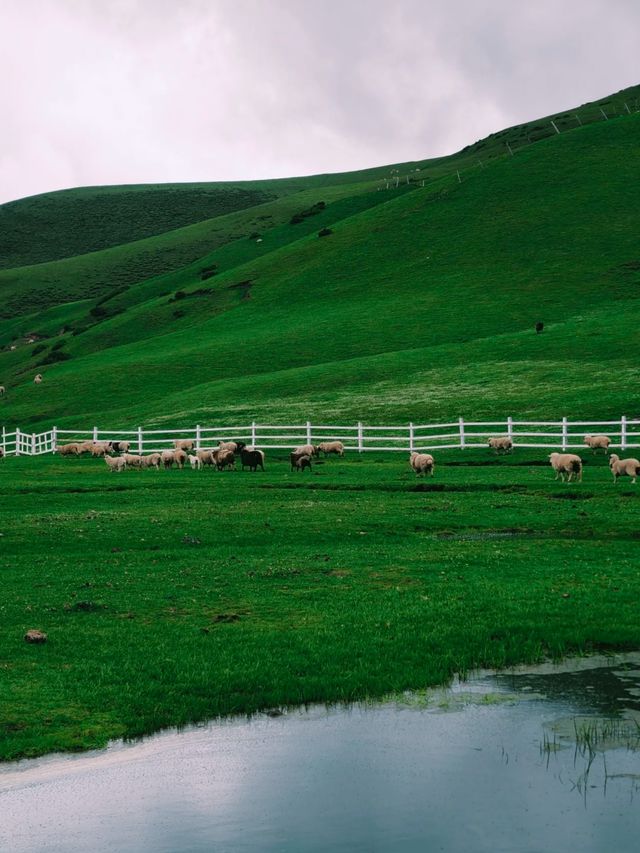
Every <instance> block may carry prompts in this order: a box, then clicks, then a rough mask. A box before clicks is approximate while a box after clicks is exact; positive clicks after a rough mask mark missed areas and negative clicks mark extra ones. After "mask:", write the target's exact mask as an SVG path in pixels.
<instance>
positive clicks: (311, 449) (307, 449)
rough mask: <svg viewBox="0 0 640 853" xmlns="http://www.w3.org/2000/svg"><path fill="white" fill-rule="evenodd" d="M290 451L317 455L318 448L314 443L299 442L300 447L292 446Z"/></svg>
mask: <svg viewBox="0 0 640 853" xmlns="http://www.w3.org/2000/svg"><path fill="white" fill-rule="evenodd" d="M291 452H292V453H295V454H296V455H297V456H317V455H318V448H317V447H316V446H315V445H314V444H301V445H300V447H294V448H293V450H292V451H291Z"/></svg>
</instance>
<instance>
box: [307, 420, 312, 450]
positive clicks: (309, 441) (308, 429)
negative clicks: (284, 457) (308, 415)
mask: <svg viewBox="0 0 640 853" xmlns="http://www.w3.org/2000/svg"><path fill="white" fill-rule="evenodd" d="M307 444H311V421H307Z"/></svg>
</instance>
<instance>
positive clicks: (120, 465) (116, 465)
mask: <svg viewBox="0 0 640 853" xmlns="http://www.w3.org/2000/svg"><path fill="white" fill-rule="evenodd" d="M104 461H105V462H106V463H107V468H108V469H109V470H110V471H124V469H125V468H126V467H127V462H126V459H125V458H124V456H105V457H104Z"/></svg>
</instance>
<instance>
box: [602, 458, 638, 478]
mask: <svg viewBox="0 0 640 853" xmlns="http://www.w3.org/2000/svg"><path fill="white" fill-rule="evenodd" d="M609 468H611V473H612V474H613V482H614V483H617V482H618V477H631V482H632V483H635V481H636V477H637V476H638V475H639V474H640V462H639V461H638V460H637V459H620V457H619V456H618V455H617V453H612V454H611V456H610V457H609Z"/></svg>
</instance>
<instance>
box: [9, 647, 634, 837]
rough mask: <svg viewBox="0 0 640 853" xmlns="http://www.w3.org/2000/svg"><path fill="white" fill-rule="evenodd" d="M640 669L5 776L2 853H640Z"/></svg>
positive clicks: (538, 677)
mask: <svg viewBox="0 0 640 853" xmlns="http://www.w3.org/2000/svg"><path fill="white" fill-rule="evenodd" d="M639 838H640V654H631V655H625V656H617V657H615V658H604V657H602V658H588V659H582V660H579V661H575V660H574V661H569V662H566V663H565V664H563V665H561V666H555V665H552V664H546V665H544V666H541V667H534V668H519V669H516V670H513V671H509V672H504V673H497V674H495V673H481V674H478V675H477V676H476V677H474V678H471V679H470V680H468V681H466V682H456V683H455V684H453V685H452V686H451V688H450V689H446V690H445V689H443V690H433V691H431V690H430V691H424V692H417V693H411V694H403V695H401V696H395V697H392V698H390V699H389V700H388V701H386V702H384V703H380V704H375V705H370V706H368V705H367V706H364V705H358V706H354V707H350V708H332V709H326V708H318V707H314V708H311V709H308V710H296V711H290V712H286V713H284V714H281V715H278V713H277V712H274V714H273V715H267V714H265V715H260V716H257V717H255V718H253V719H251V720H246V719H233V720H228V721H225V722H216V723H210V724H208V725H206V726H200V727H194V728H191V729H188V730H186V731H184V732H181V733H177V732H166V733H163V734H160V735H157V736H155V737H152V738H148V739H146V740H144V741H141V742H136V743H133V744H115V745H113V746H112V747H110V748H109V749H107V750H104V751H100V752H94V753H89V754H84V755H79V756H51V757H49V758H46V759H39V760H35V761H23V762H19V763H17V764H12V765H4V766H2V767H0V850H3V851H5V850H6V851H11V853H20V851H56V852H57V853H58V851H59V853H76V851H83V852H84V851H95V853H101V851H154V853H162V852H163V851H171V853H174V851H181V853H182V852H183V851H184V853H187V852H188V851H194V853H195V851H296V853H298V852H299V851H327V850H332V851H333V850H339V851H347V850H348V851H414V850H415V851H439V850H443V851H447V852H448V853H449V851H464V853H476V851H487V853H489V851H491V853H499V851H505V853H519V851H527V853H533V851H536V852H537V851H540V853H542V851H544V853H553V851H558V853H560V852H562V853H565V851H567V850H579V851H581V853H589V851H610V850H615V851H617V853H626V851H636V850H637V849H638V847H639V844H640V842H639V841H638V839H639Z"/></svg>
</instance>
